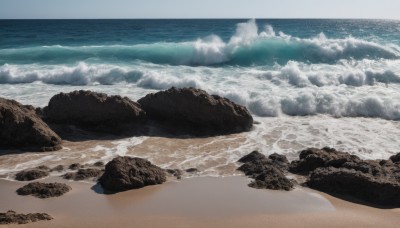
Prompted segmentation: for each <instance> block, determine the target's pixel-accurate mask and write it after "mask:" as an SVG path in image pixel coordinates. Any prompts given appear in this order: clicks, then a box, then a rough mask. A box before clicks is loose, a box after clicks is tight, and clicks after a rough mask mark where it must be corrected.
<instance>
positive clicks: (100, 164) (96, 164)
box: [93, 161, 104, 167]
mask: <svg viewBox="0 0 400 228" xmlns="http://www.w3.org/2000/svg"><path fill="white" fill-rule="evenodd" d="M93 165H94V166H97V167H101V166H104V162H102V161H98V162H96V163H94V164H93Z"/></svg>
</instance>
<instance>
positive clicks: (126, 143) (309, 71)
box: [0, 19, 400, 175]
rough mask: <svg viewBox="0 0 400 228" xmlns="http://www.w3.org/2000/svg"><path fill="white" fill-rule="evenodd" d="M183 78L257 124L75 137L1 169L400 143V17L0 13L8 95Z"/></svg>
mask: <svg viewBox="0 0 400 228" xmlns="http://www.w3.org/2000/svg"><path fill="white" fill-rule="evenodd" d="M172 86H175V87H196V88H201V89H204V90H206V91H207V92H209V93H211V94H218V95H221V96H224V97H227V98H229V99H231V100H232V101H234V102H236V103H238V104H241V105H244V106H246V107H247V108H248V109H249V110H250V111H251V113H252V114H253V116H254V119H255V121H256V122H257V124H255V126H254V129H253V130H252V131H250V132H248V133H242V134H238V135H231V136H220V137H211V138H207V139H187V140H186V141H185V140H181V139H154V138H149V137H136V138H130V139H124V140H115V141H111V142H109V143H108V144H107V145H103V144H101V142H96V143H94V144H93V143H92V144H90V145H89V144H88V145H87V147H85V148H84V149H82V148H81V149H76V148H75V147H77V146H76V145H72V144H71V147H68V145H69V144H68V143H67V144H66V145H67V146H65V148H64V149H63V150H62V151H60V152H54V153H44V154H32V155H29V156H28V155H7V156H2V158H1V159H2V161H3V162H1V163H0V174H2V173H7V172H9V171H13V170H14V171H15V170H20V169H23V168H26V167H29V166H35V165H39V164H46V163H54V164H55V163H57V161H60V160H65V159H67V160H68V159H70V160H71V161H72V160H73V161H76V160H78V161H81V162H82V161H84V162H91V161H94V160H95V159H97V160H99V159H100V160H104V161H107V160H110V159H111V158H112V157H113V156H115V155H117V154H118V155H125V154H128V155H137V156H139V155H140V156H141V157H145V158H147V159H149V160H151V161H153V162H156V163H157V164H158V165H160V166H162V167H166V168H176V167H178V168H182V169H184V168H191V167H199V169H200V170H201V171H202V173H203V174H205V175H229V173H230V171H232V170H234V168H235V161H236V159H237V158H239V157H240V156H242V155H244V154H247V153H249V152H251V151H252V150H259V151H261V152H263V153H265V154H270V153H273V152H278V153H282V154H286V155H287V156H288V157H289V159H293V158H295V157H296V156H297V153H298V151H299V150H301V149H304V148H307V147H323V146H331V147H334V148H337V149H341V150H345V151H349V152H351V153H353V154H356V155H358V156H360V157H362V158H371V159H383V158H388V157H389V156H390V155H392V154H394V153H397V152H399V149H398V139H399V135H400V124H399V122H398V121H399V120H400V21H396V20H333V19H332V20H319V19H318V20H317V19H313V20H306V19H304V20H294V19H287V20H284V19H257V20H254V19H250V20H245V19H223V20H222V19H218V20H216V19H207V20H0V97H5V98H10V99H15V100H17V101H19V102H21V103H23V104H30V105H34V106H40V107H44V106H46V104H47V103H48V101H49V99H50V98H51V97H52V96H53V95H55V94H57V93H59V92H69V91H73V90H80V89H85V90H93V91H98V92H104V93H107V94H110V95H114V94H118V95H122V96H127V97H129V98H131V99H133V100H138V99H139V98H141V97H143V96H144V95H146V94H148V93H152V92H156V91H159V90H164V89H168V88H170V87H172ZM160 141H163V143H160ZM158 144H159V146H157V145H158ZM71 148H73V149H71ZM71 150H72V151H74V152H75V153H73V152H71ZM17 161H18V162H17Z"/></svg>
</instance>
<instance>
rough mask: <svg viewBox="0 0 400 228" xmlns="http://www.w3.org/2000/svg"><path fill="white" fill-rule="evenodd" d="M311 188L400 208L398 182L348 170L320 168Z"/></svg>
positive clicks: (311, 177)
mask: <svg viewBox="0 0 400 228" xmlns="http://www.w3.org/2000/svg"><path fill="white" fill-rule="evenodd" d="M306 184H307V185H308V186H309V187H311V188H314V189H317V190H320V191H324V192H329V193H339V194H343V195H349V196H353V197H356V198H359V199H362V200H365V201H368V202H370V203H375V204H380V205H392V206H400V184H399V183H398V182H397V181H393V180H388V179H385V178H381V177H377V176H373V175H371V174H369V173H363V172H361V171H356V170H351V169H346V168H340V169H337V168H332V167H329V168H319V169H316V170H315V171H313V172H312V173H311V175H310V177H309V180H308V181H307V183H306Z"/></svg>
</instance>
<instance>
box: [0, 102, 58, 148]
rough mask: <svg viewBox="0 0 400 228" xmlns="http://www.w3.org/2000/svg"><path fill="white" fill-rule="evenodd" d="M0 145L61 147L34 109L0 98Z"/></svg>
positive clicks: (12, 146) (56, 137) (11, 146)
mask: <svg viewBox="0 0 400 228" xmlns="http://www.w3.org/2000/svg"><path fill="white" fill-rule="evenodd" d="M0 147H3V148H19V149H29V150H34V151H54V150H59V149H61V139H60V137H59V136H58V135H57V134H56V133H54V132H53V131H52V130H51V129H50V128H49V126H47V124H46V123H44V122H43V121H42V120H41V119H40V118H39V116H37V115H36V113H35V111H33V110H31V109H28V108H26V107H24V106H23V105H21V104H20V103H18V102H16V101H13V100H7V99H3V98H0Z"/></svg>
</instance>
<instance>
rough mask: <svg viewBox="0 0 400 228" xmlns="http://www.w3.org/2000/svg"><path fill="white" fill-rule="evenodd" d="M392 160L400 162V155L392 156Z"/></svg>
mask: <svg viewBox="0 0 400 228" xmlns="http://www.w3.org/2000/svg"><path fill="white" fill-rule="evenodd" d="M390 160H391V161H392V162H400V153H398V154H396V155H393V156H391V157H390Z"/></svg>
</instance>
